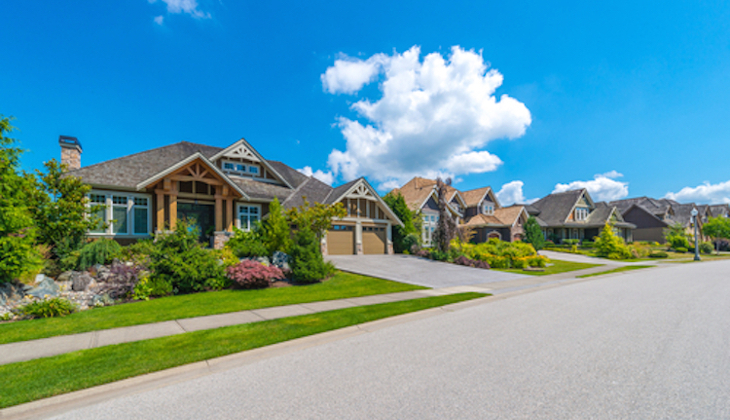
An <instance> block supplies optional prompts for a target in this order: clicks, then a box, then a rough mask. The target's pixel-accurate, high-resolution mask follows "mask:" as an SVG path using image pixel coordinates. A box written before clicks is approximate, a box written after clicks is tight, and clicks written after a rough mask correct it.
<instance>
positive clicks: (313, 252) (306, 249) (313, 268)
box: [291, 225, 335, 283]
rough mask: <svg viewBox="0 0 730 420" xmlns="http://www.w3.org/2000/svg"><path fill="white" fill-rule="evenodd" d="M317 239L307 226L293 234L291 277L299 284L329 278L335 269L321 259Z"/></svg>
mask: <svg viewBox="0 0 730 420" xmlns="http://www.w3.org/2000/svg"><path fill="white" fill-rule="evenodd" d="M319 243H320V242H319V239H318V238H317V235H316V234H315V233H314V232H313V231H312V229H311V228H310V227H309V226H308V225H302V226H301V228H300V229H299V230H297V232H296V233H295V234H294V242H293V244H292V246H291V257H292V261H291V268H292V277H293V278H294V280H295V281H297V282H299V283H316V282H318V281H320V280H322V279H325V278H327V277H330V276H331V275H333V274H334V272H335V267H334V265H332V263H330V262H326V261H325V260H324V258H323V257H322V252H321V249H320V247H319Z"/></svg>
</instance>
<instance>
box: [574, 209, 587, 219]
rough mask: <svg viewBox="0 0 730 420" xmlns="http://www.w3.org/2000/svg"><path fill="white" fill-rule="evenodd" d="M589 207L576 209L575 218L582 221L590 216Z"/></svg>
mask: <svg viewBox="0 0 730 420" xmlns="http://www.w3.org/2000/svg"><path fill="white" fill-rule="evenodd" d="M588 213H589V211H588V209H587V208H583V207H579V208H576V209H575V220H576V221H578V222H582V221H584V220H586V219H587V218H588Z"/></svg>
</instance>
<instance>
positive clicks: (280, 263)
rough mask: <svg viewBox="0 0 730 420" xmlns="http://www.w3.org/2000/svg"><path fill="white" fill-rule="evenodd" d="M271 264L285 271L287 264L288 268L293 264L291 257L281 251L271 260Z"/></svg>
mask: <svg viewBox="0 0 730 420" xmlns="http://www.w3.org/2000/svg"><path fill="white" fill-rule="evenodd" d="M271 263H272V264H273V265H275V266H277V267H279V268H281V269H282V270H283V269H284V265H285V264H286V265H287V266H288V265H289V263H291V256H289V255H288V254H285V253H283V252H281V251H276V252H274V255H273V257H272V258H271Z"/></svg>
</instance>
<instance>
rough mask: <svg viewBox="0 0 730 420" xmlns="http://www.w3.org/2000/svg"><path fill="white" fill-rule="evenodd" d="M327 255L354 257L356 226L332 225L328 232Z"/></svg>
mask: <svg viewBox="0 0 730 420" xmlns="http://www.w3.org/2000/svg"><path fill="white" fill-rule="evenodd" d="M327 253H328V254H329V255H352V254H354V253H355V226H349V225H332V229H330V230H328V231H327Z"/></svg>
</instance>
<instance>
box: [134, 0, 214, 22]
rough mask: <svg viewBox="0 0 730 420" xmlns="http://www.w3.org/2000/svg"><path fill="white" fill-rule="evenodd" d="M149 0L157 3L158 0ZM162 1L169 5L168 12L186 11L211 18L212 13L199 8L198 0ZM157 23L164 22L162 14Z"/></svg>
mask: <svg viewBox="0 0 730 420" xmlns="http://www.w3.org/2000/svg"><path fill="white" fill-rule="evenodd" d="M147 1H148V2H150V3H157V0H147ZM162 2H163V3H165V4H166V5H167V12H168V13H174V14H178V13H186V14H188V15H190V16H192V17H195V18H198V19H207V18H210V13H207V12H203V11H201V10H200V9H198V2H197V0H162ZM155 23H157V24H158V25H161V24H162V19H161V18H160V16H158V17H156V18H155Z"/></svg>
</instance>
